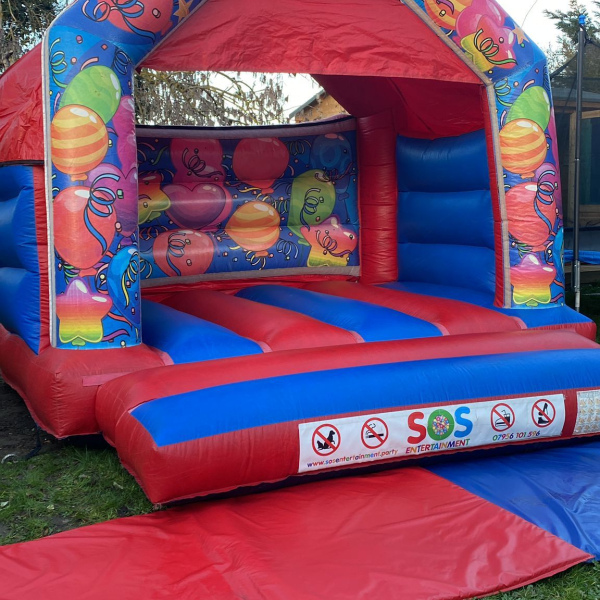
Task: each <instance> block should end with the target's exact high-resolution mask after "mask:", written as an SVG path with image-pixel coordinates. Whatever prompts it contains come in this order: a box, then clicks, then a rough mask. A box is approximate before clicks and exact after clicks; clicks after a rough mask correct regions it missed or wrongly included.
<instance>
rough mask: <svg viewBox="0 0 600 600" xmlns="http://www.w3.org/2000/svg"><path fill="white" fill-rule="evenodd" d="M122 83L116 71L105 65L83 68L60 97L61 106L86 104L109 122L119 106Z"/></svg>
mask: <svg viewBox="0 0 600 600" xmlns="http://www.w3.org/2000/svg"><path fill="white" fill-rule="evenodd" d="M120 101H121V83H120V82H119V78H118V77H117V75H116V73H115V72H114V71H113V70H112V69H109V68H108V67H103V66H98V65H95V66H92V67H88V68H86V69H82V70H81V71H79V73H77V75H75V77H73V79H72V80H71V82H70V83H69V85H68V86H67V89H66V90H65V91H64V93H63V95H62V97H61V99H60V107H61V108H63V107H65V106H70V105H78V106H85V107H86V108H89V109H91V110H93V111H94V112H95V113H96V114H97V115H98V116H99V117H100V118H101V119H102V121H103V122H104V123H108V122H109V121H110V120H111V119H112V118H113V115H114V114H115V113H116V112H117V109H118V108H119V102H120Z"/></svg>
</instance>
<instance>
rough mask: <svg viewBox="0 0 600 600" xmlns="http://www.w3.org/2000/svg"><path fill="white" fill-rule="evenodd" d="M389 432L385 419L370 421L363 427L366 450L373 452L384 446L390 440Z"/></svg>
mask: <svg viewBox="0 0 600 600" xmlns="http://www.w3.org/2000/svg"><path fill="white" fill-rule="evenodd" d="M388 435H389V430H388V426H387V425H386V422H385V421H384V420H383V419H378V418H376V417H375V418H373V419H369V420H368V421H367V422H366V423H365V424H364V425H363V427H362V441H363V444H364V445H365V447H366V448H370V449H371V450H373V449H374V448H379V447H380V446H383V444H385V442H386V441H387V439H388Z"/></svg>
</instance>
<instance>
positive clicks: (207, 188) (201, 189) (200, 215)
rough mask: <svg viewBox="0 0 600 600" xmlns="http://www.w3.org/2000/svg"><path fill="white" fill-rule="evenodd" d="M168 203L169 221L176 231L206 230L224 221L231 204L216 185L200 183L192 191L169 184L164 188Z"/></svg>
mask: <svg viewBox="0 0 600 600" xmlns="http://www.w3.org/2000/svg"><path fill="white" fill-rule="evenodd" d="M163 191H164V192H165V194H166V195H167V196H168V197H169V199H170V200H171V206H170V207H169V208H168V210H167V215H168V216H169V218H170V219H171V220H172V221H173V222H174V223H176V224H177V225H179V227H191V228H193V229H205V228H207V227H210V226H211V225H217V224H218V223H220V222H222V221H223V220H225V219H226V218H227V217H228V216H229V213H230V212H231V209H232V205H233V200H232V199H231V196H230V194H229V192H228V191H227V190H226V189H225V188H224V187H223V186H221V185H219V184H218V183H201V184H200V185H197V186H196V187H194V188H191V187H187V186H185V185H180V184H175V183H173V184H169V185H165V186H164V188H163Z"/></svg>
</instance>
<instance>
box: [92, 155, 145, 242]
mask: <svg viewBox="0 0 600 600" xmlns="http://www.w3.org/2000/svg"><path fill="white" fill-rule="evenodd" d="M87 185H89V186H90V187H94V188H95V189H98V190H110V192H112V194H110V195H111V196H113V195H114V199H115V200H114V203H113V208H114V209H115V211H116V213H117V222H116V223H115V227H116V230H117V231H118V232H119V233H121V234H122V235H123V236H125V237H129V236H130V235H132V234H133V233H134V232H135V231H136V229H137V224H138V223H137V219H138V205H137V194H138V181H137V169H135V168H132V169H131V170H130V171H129V172H128V173H127V175H124V174H123V173H122V171H121V170H120V169H118V168H117V167H115V166H114V165H111V164H108V163H102V164H101V165H98V166H97V167H96V168H95V169H92V170H91V171H90V172H89V173H88V179H87Z"/></svg>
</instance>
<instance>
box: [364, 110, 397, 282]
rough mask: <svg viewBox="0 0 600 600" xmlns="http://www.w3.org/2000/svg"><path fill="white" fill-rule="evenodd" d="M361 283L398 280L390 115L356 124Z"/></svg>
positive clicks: (394, 161)
mask: <svg viewBox="0 0 600 600" xmlns="http://www.w3.org/2000/svg"><path fill="white" fill-rule="evenodd" d="M357 127H358V163H359V174H360V175H359V210H360V261H361V281H362V282H363V283H370V284H374V283H384V282H388V281H397V280H398V255H397V231H398V228H397V204H398V186H397V181H396V159H395V156H396V152H395V151H396V131H395V128H394V125H393V120H392V115H391V113H389V112H385V113H380V114H377V115H372V116H369V117H363V118H360V119H358V121H357Z"/></svg>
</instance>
